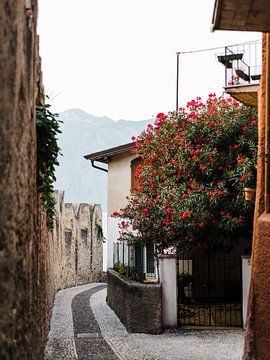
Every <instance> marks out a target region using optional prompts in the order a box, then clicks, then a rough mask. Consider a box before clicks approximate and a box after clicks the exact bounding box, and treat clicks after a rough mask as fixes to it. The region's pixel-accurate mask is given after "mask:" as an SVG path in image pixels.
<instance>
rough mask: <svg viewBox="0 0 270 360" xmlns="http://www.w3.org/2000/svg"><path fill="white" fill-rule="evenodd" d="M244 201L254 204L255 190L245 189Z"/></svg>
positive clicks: (251, 188)
mask: <svg viewBox="0 0 270 360" xmlns="http://www.w3.org/2000/svg"><path fill="white" fill-rule="evenodd" d="M244 194H245V200H246V201H250V202H254V201H255V196H256V189H255V188H254V187H245V188H244Z"/></svg>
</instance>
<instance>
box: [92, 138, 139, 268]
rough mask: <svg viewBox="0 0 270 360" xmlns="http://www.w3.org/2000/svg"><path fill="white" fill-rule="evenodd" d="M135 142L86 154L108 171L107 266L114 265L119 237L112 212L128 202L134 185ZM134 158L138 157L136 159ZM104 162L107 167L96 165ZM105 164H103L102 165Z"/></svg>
mask: <svg viewBox="0 0 270 360" xmlns="http://www.w3.org/2000/svg"><path fill="white" fill-rule="evenodd" d="M134 148H135V142H132V143H128V144H124V145H120V146H117V147H113V148H110V149H106V150H103V151H99V152H96V153H93V154H89V155H86V156H85V158H86V159H87V160H90V161H91V163H92V166H93V167H94V168H96V169H99V170H101V171H106V172H107V173H108V185H107V186H108V188H107V213H108V215H107V268H111V267H113V243H114V242H116V240H117V238H118V237H119V231H118V222H119V219H117V218H114V217H112V216H111V214H112V213H113V212H114V211H119V210H120V209H121V208H123V207H125V206H126V204H127V196H129V195H130V193H131V188H132V187H133V185H134V181H135V180H134V175H135V169H136V166H138V160H137V159H136V155H135V154H133V153H132V151H131V150H132V149H134ZM134 159H136V160H135V161H134ZM96 162H98V163H103V164H105V165H106V167H101V166H99V165H96ZM102 166H103V165H102Z"/></svg>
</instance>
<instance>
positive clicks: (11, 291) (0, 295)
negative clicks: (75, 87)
mask: <svg viewBox="0 0 270 360" xmlns="http://www.w3.org/2000/svg"><path fill="white" fill-rule="evenodd" d="M36 28H37V0H25V1H16V0H2V1H1V2H0V84H1V87H0V172H1V176H0V204H1V206H0V304H1V307H0V359H1V360H11V359H12V360H16V359H19V360H39V359H42V358H43V354H44V347H45V344H46V340H47V334H48V326H49V320H50V314H51V306H52V301H53V297H54V294H55V291H56V289H59V288H63V287H66V286H72V285H76V284H81V283H85V282H89V281H96V280H98V277H99V274H100V269H101V268H102V260H101V256H100V254H101V251H102V250H101V249H102V244H101V245H100V239H99V238H100V229H101V227H100V225H101V211H100V207H99V206H90V205H87V204H81V205H80V206H79V207H78V208H76V207H74V206H73V205H72V204H70V205H65V206H64V207H65V209H66V218H63V217H61V216H60V215H59V216H58V227H57V231H58V233H57V236H56V237H55V238H53V237H52V236H49V234H48V231H47V224H46V223H47V219H46V214H45V211H44V210H43V208H42V203H41V201H40V194H39V193H38V190H37V169H36V160H37V151H36V149H37V142H36V121H35V112H36V99H37V96H38V93H39V89H40V88H41V87H42V79H41V72H40V68H41V65H40V64H41V61H40V58H39V54H38V37H37V33H36ZM59 206H60V205H59ZM61 206H62V208H63V204H62V205H61ZM61 229H63V231H65V238H63V235H64V233H62V232H61V231H62V230H61ZM74 233H79V236H77V237H74ZM70 234H71V237H70ZM69 240H70V243H69ZM86 249H90V250H88V252H87V251H86ZM56 259H57V261H56ZM69 261H70V266H68V262H69ZM66 269H67V270H66Z"/></svg>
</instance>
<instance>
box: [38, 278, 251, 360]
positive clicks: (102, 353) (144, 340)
mask: <svg viewBox="0 0 270 360" xmlns="http://www.w3.org/2000/svg"><path fill="white" fill-rule="evenodd" d="M106 292H107V290H106V284H103V283H102V284H101V283H99V284H97V283H93V284H88V285H82V286H77V287H73V288H69V289H65V290H61V291H59V292H58V294H57V295H56V298H55V303H54V308H53V315H52V320H51V330H50V333H49V340H48V343H47V346H46V355H45V359H46V360H60V359H66V360H68V359H70V360H75V359H79V360H84V359H85V360H86V359H88V360H90V359H93V360H101V359H103V360H117V359H121V360H163V359H166V360H185V359H188V360H229V359H230V360H238V359H239V360H240V359H241V357H242V349H243V336H244V332H243V331H242V330H209V331H207V330H203V331H200V330H167V331H165V332H164V333H163V334H161V335H148V334H129V333H128V332H127V331H126V329H125V327H124V326H123V325H122V323H121V322H120V320H119V319H118V317H117V316H116V315H115V313H114V312H113V311H112V310H111V309H110V307H109V306H108V305H107V304H106Z"/></svg>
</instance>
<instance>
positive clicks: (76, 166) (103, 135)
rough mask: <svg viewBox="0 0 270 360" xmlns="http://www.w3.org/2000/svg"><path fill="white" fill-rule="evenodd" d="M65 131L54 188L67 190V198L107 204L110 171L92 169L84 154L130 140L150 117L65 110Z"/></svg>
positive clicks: (104, 205) (103, 207)
mask: <svg viewBox="0 0 270 360" xmlns="http://www.w3.org/2000/svg"><path fill="white" fill-rule="evenodd" d="M59 118H60V120H61V121H63V123H61V130H62V134H59V145H60V147H61V152H62V154H63V156H60V157H59V163H60V166H59V167H57V169H56V178H57V181H56V183H55V188H56V189H59V190H65V201H66V202H77V203H78V202H88V203H98V204H101V206H102V209H103V210H104V211H105V210H106V206H107V204H106V203H107V194H106V190H107V174H106V173H105V172H103V171H99V170H97V169H93V168H92V166H91V162H90V161H87V160H86V159H84V155H87V154H91V153H93V152H97V151H100V150H105V149H108V148H111V147H114V146H118V145H122V144H126V143H129V142H131V137H132V136H136V135H139V134H140V133H141V132H142V131H143V130H145V129H146V127H147V124H149V123H153V121H154V120H153V119H151V120H142V121H130V120H122V119H121V120H118V121H115V120H113V119H110V118H109V117H107V116H102V117H97V116H94V115H90V114H88V113H86V112H85V111H83V110H80V109H70V110H66V111H64V112H63V113H61V114H60V115H59Z"/></svg>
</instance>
